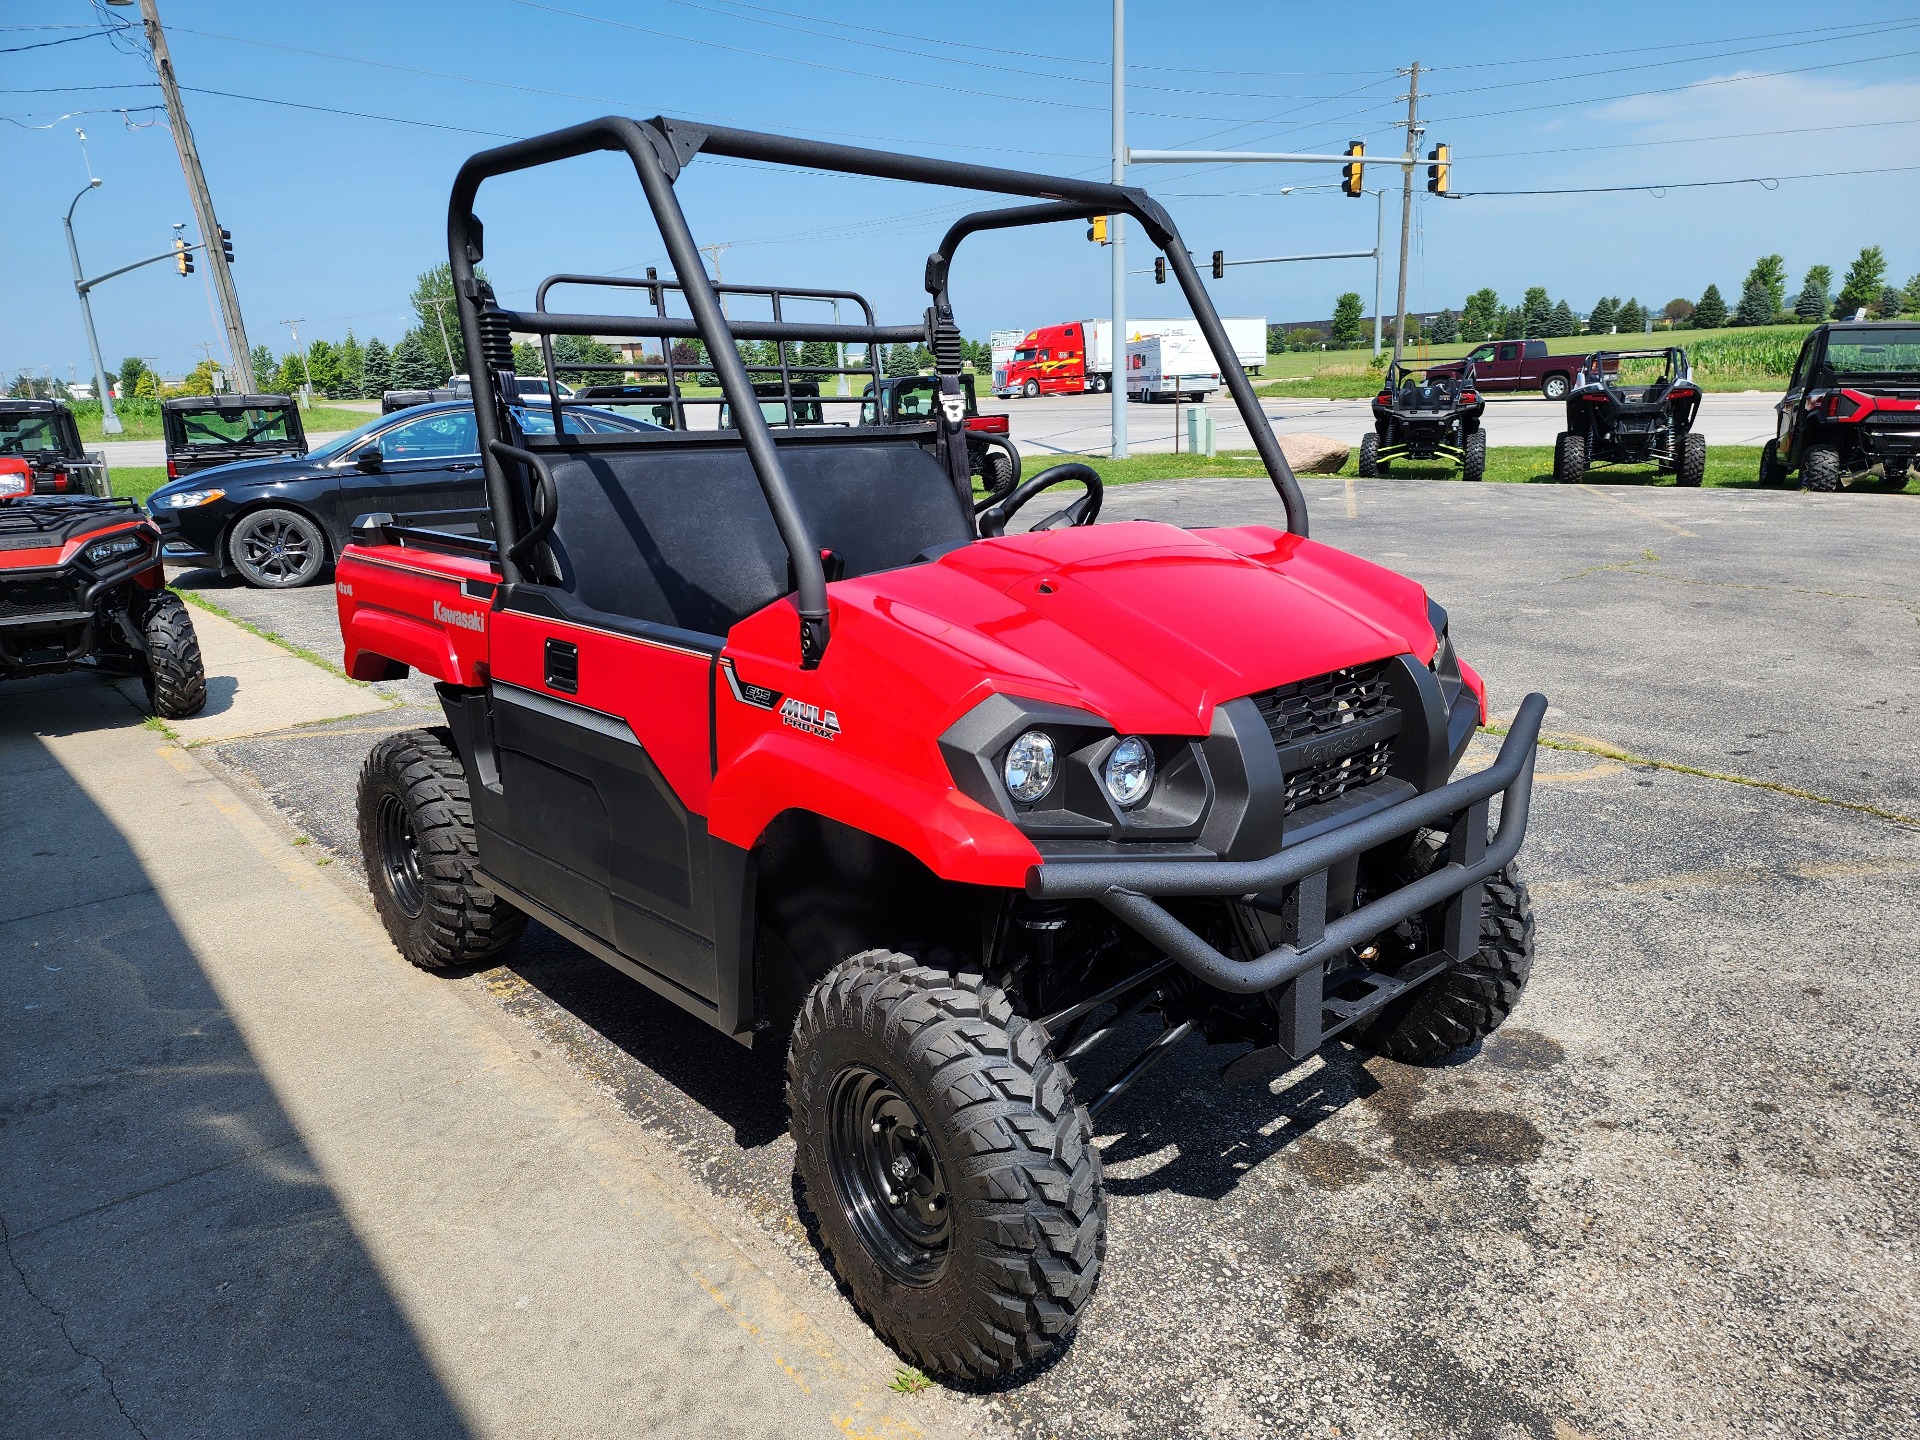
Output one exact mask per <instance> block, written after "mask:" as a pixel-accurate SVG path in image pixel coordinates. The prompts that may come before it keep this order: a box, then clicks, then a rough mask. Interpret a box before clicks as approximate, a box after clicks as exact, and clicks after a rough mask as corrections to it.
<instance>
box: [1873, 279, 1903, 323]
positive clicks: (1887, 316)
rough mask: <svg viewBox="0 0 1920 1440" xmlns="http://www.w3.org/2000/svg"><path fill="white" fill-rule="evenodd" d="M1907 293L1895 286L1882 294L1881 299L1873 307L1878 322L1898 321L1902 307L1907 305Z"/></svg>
mask: <svg viewBox="0 0 1920 1440" xmlns="http://www.w3.org/2000/svg"><path fill="white" fill-rule="evenodd" d="M1906 298H1907V296H1906V292H1905V291H1903V290H1901V289H1900V288H1899V287H1897V286H1894V285H1889V286H1887V288H1886V289H1884V290H1882V291H1881V292H1880V299H1879V301H1878V302H1877V303H1876V304H1875V305H1874V307H1873V312H1872V313H1873V317H1874V319H1876V320H1896V319H1898V318H1899V316H1900V307H1901V306H1902V305H1903V304H1905V303H1906Z"/></svg>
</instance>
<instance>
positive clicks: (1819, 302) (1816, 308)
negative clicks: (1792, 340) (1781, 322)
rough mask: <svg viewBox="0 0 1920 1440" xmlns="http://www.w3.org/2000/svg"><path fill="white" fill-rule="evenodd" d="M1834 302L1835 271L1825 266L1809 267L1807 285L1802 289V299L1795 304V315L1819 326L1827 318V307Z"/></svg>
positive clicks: (1802, 286)
mask: <svg viewBox="0 0 1920 1440" xmlns="http://www.w3.org/2000/svg"><path fill="white" fill-rule="evenodd" d="M1832 302H1833V271H1832V270H1830V269H1828V268H1827V267H1826V266H1825V265H1809V266H1808V267H1807V278H1806V283H1805V284H1803V285H1801V287H1800V298H1799V299H1797V300H1795V301H1794V302H1793V313H1794V314H1795V315H1797V316H1799V317H1800V318H1801V319H1802V320H1811V321H1813V322H1815V323H1816V324H1817V323H1818V322H1820V321H1822V320H1824V319H1826V318H1827V307H1828V306H1829V305H1830V304H1832Z"/></svg>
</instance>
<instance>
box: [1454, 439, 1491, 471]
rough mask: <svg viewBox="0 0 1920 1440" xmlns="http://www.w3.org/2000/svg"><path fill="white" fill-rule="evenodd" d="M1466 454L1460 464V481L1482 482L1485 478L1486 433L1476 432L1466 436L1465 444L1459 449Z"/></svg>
mask: <svg viewBox="0 0 1920 1440" xmlns="http://www.w3.org/2000/svg"><path fill="white" fill-rule="evenodd" d="M1461 448H1462V449H1463V450H1464V451H1465V452H1466V453H1465V458H1464V459H1462V461H1461V462H1460V478H1461V479H1462V480H1484V479H1486V477H1487V432H1486V431H1484V430H1476V431H1474V432H1473V433H1472V434H1471V435H1469V436H1467V443H1466V444H1465V445H1464V446H1462V447H1461Z"/></svg>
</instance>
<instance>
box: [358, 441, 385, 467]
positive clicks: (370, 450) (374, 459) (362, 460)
mask: <svg viewBox="0 0 1920 1440" xmlns="http://www.w3.org/2000/svg"><path fill="white" fill-rule="evenodd" d="M386 458H387V457H386V456H384V455H382V454H381V453H380V447H379V446H378V445H369V446H368V447H367V448H366V449H364V450H362V451H360V452H359V453H358V454H357V455H355V456H354V457H353V463H354V464H356V465H358V466H359V467H360V468H361V469H362V470H378V469H379V468H380V466H381V465H382V464H383V463H384V462H385V460H386Z"/></svg>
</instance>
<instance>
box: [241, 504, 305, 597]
mask: <svg viewBox="0 0 1920 1440" xmlns="http://www.w3.org/2000/svg"><path fill="white" fill-rule="evenodd" d="M227 556H228V558H229V559H230V560H231V561H232V562H233V568H234V569H236V570H238V571H239V572H240V576H241V578H242V579H243V580H245V581H246V582H247V583H248V584H249V585H252V586H254V587H256V588H257V589H261V590H291V589H293V588H294V587H296V586H299V585H310V584H312V583H313V580H314V578H315V577H316V576H317V575H319V573H320V569H321V567H322V566H323V565H325V564H326V563H327V537H326V535H325V534H324V533H322V531H321V529H320V525H319V522H318V521H315V520H313V519H312V518H310V517H308V516H306V515H302V514H301V513H300V512H299V511H298V510H282V509H278V508H274V509H267V510H250V511H248V512H247V513H246V514H245V515H242V516H241V517H240V518H239V520H237V521H236V522H235V523H234V527H233V530H232V532H231V533H230V534H229V535H228V536H227Z"/></svg>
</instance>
